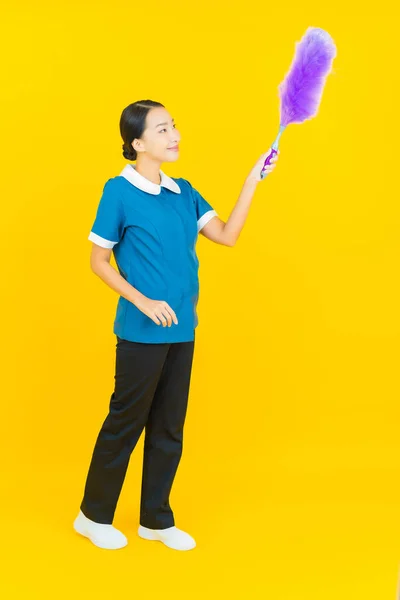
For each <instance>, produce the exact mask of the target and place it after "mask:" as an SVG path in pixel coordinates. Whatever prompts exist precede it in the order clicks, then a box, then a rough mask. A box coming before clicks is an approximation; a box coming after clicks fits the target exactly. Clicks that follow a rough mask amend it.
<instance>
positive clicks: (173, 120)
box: [156, 119, 175, 127]
mask: <svg viewBox="0 0 400 600" xmlns="http://www.w3.org/2000/svg"><path fill="white" fill-rule="evenodd" d="M172 122H173V123H175V119H172ZM160 125H168V123H159V124H158V125H156V127H160Z"/></svg>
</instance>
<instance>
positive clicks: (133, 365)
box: [80, 325, 195, 529]
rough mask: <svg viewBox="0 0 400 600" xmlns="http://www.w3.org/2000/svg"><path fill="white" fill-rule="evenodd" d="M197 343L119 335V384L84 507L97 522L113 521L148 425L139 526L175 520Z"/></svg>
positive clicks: (91, 470)
mask: <svg viewBox="0 0 400 600" xmlns="http://www.w3.org/2000/svg"><path fill="white" fill-rule="evenodd" d="M160 327H161V325H160ZM194 343H195V342H194V341H191V342H177V343H165V344H145V343H139V342H130V341H129V340H123V339H121V338H119V337H118V336H117V343H116V361H115V376H114V379H115V388H114V391H113V393H112V395H111V399H110V404H109V412H108V415H107V417H106V419H105V420H104V422H103V425H102V427H101V429H100V432H99V434H98V437H97V440H96V443H95V447H94V450H93V455H92V459H91V463H90V466H89V471H88V475H87V479H86V484H85V490H84V496H83V500H82V503H81V506H80V508H81V510H82V512H83V514H84V515H86V516H87V517H88V518H89V519H91V520H92V521H96V522H97V523H106V524H111V523H112V521H113V518H114V513H115V509H116V506H117V502H118V498H119V495H120V492H121V488H122V484H123V482H124V479H125V475H126V471H127V468H128V463H129V459H130V455H131V453H132V451H133V449H134V448H135V446H136V443H137V442H138V440H139V438H140V435H141V433H142V431H143V429H145V439H144V453H143V473H142V489H141V503H140V525H143V526H144V527H149V528H151V529H166V528H167V527H172V526H173V525H175V521H174V515H173V512H172V509H171V506H170V503H169V495H170V491H171V487H172V483H173V480H174V477H175V474H176V471H177V468H178V464H179V461H180V458H181V454H182V447H183V426H184V422H185V417H186V411H187V404H188V395H189V385H190V376H191V370H192V362H193V352H194Z"/></svg>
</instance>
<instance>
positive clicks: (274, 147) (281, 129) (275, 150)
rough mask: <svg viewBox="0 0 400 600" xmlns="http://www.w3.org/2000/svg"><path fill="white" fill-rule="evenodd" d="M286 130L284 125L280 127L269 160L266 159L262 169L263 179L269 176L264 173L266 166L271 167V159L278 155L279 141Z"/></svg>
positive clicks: (261, 175)
mask: <svg viewBox="0 0 400 600" xmlns="http://www.w3.org/2000/svg"><path fill="white" fill-rule="evenodd" d="M284 129H285V126H283V125H281V126H280V127H279V133H278V135H277V136H276V139H275V141H274V143H273V144H272V146H271V152H270V153H269V154H268V156H267V158H266V159H265V161H264V165H263V168H262V169H261V172H260V177H261V179H265V177H266V176H267V175H268V173H265V172H264V169H265V167H266V165H270V164H271V159H272V158H273V157H274V156H275V154H278V147H279V139H280V137H281V135H282V133H283V131H284Z"/></svg>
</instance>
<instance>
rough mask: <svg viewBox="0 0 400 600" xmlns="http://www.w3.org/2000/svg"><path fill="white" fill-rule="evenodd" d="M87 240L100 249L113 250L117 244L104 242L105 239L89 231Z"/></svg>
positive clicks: (108, 241)
mask: <svg viewBox="0 0 400 600" xmlns="http://www.w3.org/2000/svg"><path fill="white" fill-rule="evenodd" d="M88 240H90V241H92V242H94V243H95V244H97V245H98V246H101V247H102V248H113V247H114V246H115V244H117V242H111V241H110V240H106V239H105V238H103V237H100V236H99V235H97V233H94V231H91V232H90V233H89V237H88Z"/></svg>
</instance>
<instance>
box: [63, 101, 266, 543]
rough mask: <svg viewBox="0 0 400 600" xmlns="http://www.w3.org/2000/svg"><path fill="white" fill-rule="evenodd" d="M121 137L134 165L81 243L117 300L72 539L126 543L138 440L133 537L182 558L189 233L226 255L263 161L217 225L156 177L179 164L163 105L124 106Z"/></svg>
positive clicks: (191, 288) (184, 193)
mask: <svg viewBox="0 0 400 600" xmlns="http://www.w3.org/2000/svg"><path fill="white" fill-rule="evenodd" d="M120 132H121V136H122V139H123V141H124V143H123V146H122V147H123V156H124V157H125V158H126V159H127V160H129V161H136V164H135V165H131V164H127V165H126V166H125V167H124V169H123V170H122V172H121V173H120V174H119V175H118V176H116V177H112V178H110V179H109V180H108V181H107V182H106V184H105V186H104V188H103V193H102V196H101V198H100V202H99V205H98V208H97V214H96V218H95V220H94V223H93V226H92V229H91V232H90V234H89V240H91V241H92V242H93V247H92V253H91V268H92V270H93V271H94V272H95V273H96V275H98V276H99V277H100V278H101V279H102V280H103V281H104V282H105V283H106V284H107V285H109V286H110V287H111V288H112V289H113V290H115V291H116V292H117V293H118V294H119V295H120V298H119V300H118V305H117V311H116V316H115V321H114V328H113V332H114V333H115V335H116V337H117V343H116V365H115V376H114V379H115V388H114V391H113V393H112V395H111V399H110V404H109V413H108V415H107V417H106V419H105V421H104V423H103V425H102V427H101V429H100V432H99V434H98V437H97V441H96V444H95V447H94V450H93V455H92V460H91V463H90V466H89V471H88V475H87V480H86V485H85V490H84V496H83V499H82V502H81V506H80V511H79V514H78V516H77V518H76V519H75V521H74V528H75V530H76V531H77V532H78V533H80V534H82V535H84V536H85V537H87V538H89V539H90V540H91V541H92V542H93V544H95V545H96V546H99V547H100V548H108V549H116V548H122V547H123V546H125V545H126V544H127V543H128V542H127V538H126V537H125V535H124V534H123V533H122V532H121V531H119V530H118V529H116V528H115V527H113V525H112V522H113V518H114V512H115V509H116V505H117V501H118V498H119V495H120V492H121V488H122V484H123V481H124V479H125V475H126V471H127V467H128V463H129V458H130V455H131V453H132V451H133V449H134V448H135V446H136V443H137V441H138V439H139V438H140V435H141V433H142V431H143V429H145V441H144V456H143V477H142V489H141V505H140V524H139V529H138V534H139V535H140V536H141V537H142V538H144V539H147V540H159V541H161V542H163V543H164V544H165V545H166V546H168V547H170V548H174V549H176V550H190V549H191V548H194V547H195V545H196V543H195V541H194V539H193V538H192V537H191V536H190V535H189V534H188V533H186V532H184V531H182V530H180V529H178V528H177V527H175V520H174V515H173V512H172V509H171V506H170V504H169V495H170V491H171V488H172V483H173V480H174V477H175V474H176V471H177V468H178V464H179V461H180V458H181V454H182V440H183V426H184V421H185V416H186V409H187V402H188V394H189V384H190V376H191V369H192V360H193V351H194V343H195V328H196V326H197V324H198V319H197V313H196V306H197V301H198V294H199V282H198V266H199V263H198V259H197V256H196V250H195V246H196V241H197V237H198V232H199V231H201V233H202V234H203V235H205V236H206V237H207V238H208V239H210V240H212V241H213V242H216V243H218V244H223V245H225V246H233V245H234V244H235V242H236V240H237V239H238V237H239V234H240V231H241V230H242V228H243V225H244V222H245V219H246V217H247V213H248V211H249V208H250V203H251V199H252V197H253V194H254V191H255V188H256V186H257V183H258V182H259V181H261V178H260V172H261V169H262V167H263V164H264V160H265V158H266V157H267V155H268V154H269V150H268V152H267V153H265V154H263V155H262V156H261V157H260V158H259V160H258V161H257V163H256V164H255V166H254V168H253V169H252V170H251V171H250V173H249V175H248V177H247V178H246V181H245V183H244V185H243V189H242V191H241V194H240V196H239V199H238V201H237V204H236V206H235V208H234V210H233V211H232V213H231V215H230V217H229V219H228V221H227V222H226V223H225V222H224V221H222V220H221V219H220V218H219V217H218V215H217V213H216V211H215V210H214V209H213V207H212V206H211V205H210V204H209V203H208V202H207V201H206V200H205V199H204V198H203V197H202V196H201V194H200V193H199V192H198V191H197V190H196V189H195V188H194V187H193V186H192V185H191V184H190V182H189V181H187V180H186V179H183V178H182V177H179V178H171V177H168V176H167V175H166V174H165V173H164V172H163V171H161V169H160V167H161V164H162V163H163V162H174V161H176V160H177V159H178V156H179V148H178V143H179V141H180V135H179V132H178V130H177V128H176V125H175V123H174V119H172V118H171V116H170V114H169V113H168V111H167V110H166V109H165V107H164V106H163V105H162V104H160V103H159V102H153V101H151V100H143V101H138V102H134V103H133V104H130V105H129V106H127V107H126V108H125V109H124V110H123V112H122V115H121V119H120ZM276 160H277V157H275V159H274V161H273V163H275V162H276ZM274 167H275V164H271V166H269V167H267V169H266V171H267V172H270V171H272V170H273V168H274ZM112 252H114V257H115V261H116V264H117V266H118V272H117V271H116V270H115V269H114V267H112V266H111V264H110V257H111V253H112Z"/></svg>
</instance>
